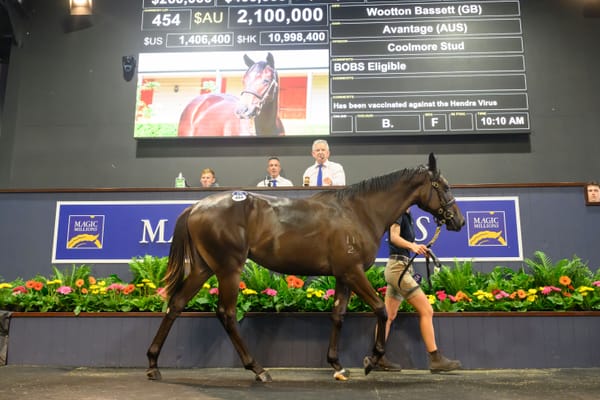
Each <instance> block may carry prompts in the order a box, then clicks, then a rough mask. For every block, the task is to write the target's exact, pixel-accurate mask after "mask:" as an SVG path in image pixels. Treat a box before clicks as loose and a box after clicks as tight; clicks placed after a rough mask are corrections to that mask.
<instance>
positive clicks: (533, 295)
mask: <svg viewBox="0 0 600 400" xmlns="http://www.w3.org/2000/svg"><path fill="white" fill-rule="evenodd" d="M530 290H531V289H530ZM535 299H537V296H536V295H535V294H530V295H529V296H527V301H530V302H532V303H533V302H534V301H535Z"/></svg>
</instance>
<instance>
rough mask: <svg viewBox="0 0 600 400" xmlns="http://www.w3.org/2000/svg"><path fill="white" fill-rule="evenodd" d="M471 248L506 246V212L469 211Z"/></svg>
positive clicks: (468, 229)
mask: <svg viewBox="0 0 600 400" xmlns="http://www.w3.org/2000/svg"><path fill="white" fill-rule="evenodd" d="M467 222H468V225H467V233H468V235H469V246H471V247H479V246H505V247H506V245H507V244H506V215H505V213H504V211H467Z"/></svg>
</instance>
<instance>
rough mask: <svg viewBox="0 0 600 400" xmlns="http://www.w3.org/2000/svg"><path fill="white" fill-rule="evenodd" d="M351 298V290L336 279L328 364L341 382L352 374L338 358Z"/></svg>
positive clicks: (334, 375)
mask: <svg viewBox="0 0 600 400" xmlns="http://www.w3.org/2000/svg"><path fill="white" fill-rule="evenodd" d="M349 298H350V289H348V286H346V285H345V284H343V283H342V282H341V280H340V279H336V283H335V302H334V304H333V310H332V312H331V321H332V323H333V327H332V329H331V335H330V336H329V349H328V350H327V362H328V363H329V364H331V366H332V367H333V369H334V370H335V372H334V373H333V377H334V378H335V379H336V380H339V381H345V380H347V379H348V376H349V375H350V373H349V372H348V371H346V370H345V369H344V368H342V365H341V364H340V360H339V356H338V341H339V338H340V332H341V330H342V325H343V323H344V316H345V315H346V308H347V306H348V300H349Z"/></svg>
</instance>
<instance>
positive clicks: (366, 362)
mask: <svg viewBox="0 0 600 400" xmlns="http://www.w3.org/2000/svg"><path fill="white" fill-rule="evenodd" d="M363 367H365V375H369V372H371V371H373V368H375V364H373V362H372V361H371V357H369V356H366V357H365V358H364V359H363Z"/></svg>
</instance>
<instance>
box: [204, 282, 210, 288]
mask: <svg viewBox="0 0 600 400" xmlns="http://www.w3.org/2000/svg"><path fill="white" fill-rule="evenodd" d="M202 288H203V289H210V285H209V284H208V283H205V284H204V285H202Z"/></svg>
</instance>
